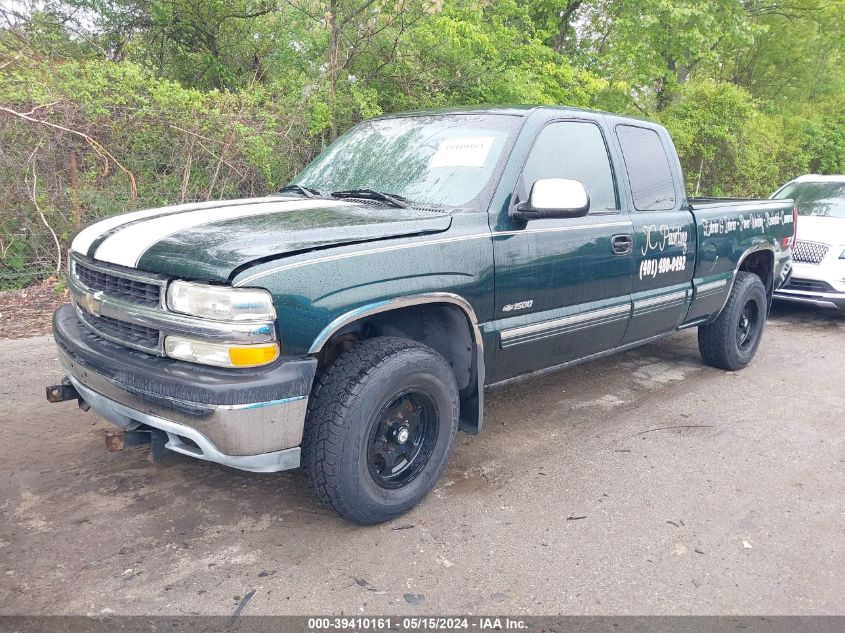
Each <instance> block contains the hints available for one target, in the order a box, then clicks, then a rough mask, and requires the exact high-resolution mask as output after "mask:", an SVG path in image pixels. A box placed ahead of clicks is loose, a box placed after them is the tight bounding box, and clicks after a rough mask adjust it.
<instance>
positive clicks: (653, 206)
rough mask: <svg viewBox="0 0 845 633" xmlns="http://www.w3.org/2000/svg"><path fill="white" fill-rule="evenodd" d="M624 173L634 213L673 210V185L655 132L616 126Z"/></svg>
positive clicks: (667, 161) (664, 153)
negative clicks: (626, 174) (629, 188)
mask: <svg viewBox="0 0 845 633" xmlns="http://www.w3.org/2000/svg"><path fill="white" fill-rule="evenodd" d="M616 137H617V138H618V139H619V145H620V146H621V147H622V157H623V158H624V159H625V169H626V171H627V172H628V180H629V181H630V183H631V194H632V196H633V198H634V208H636V209H637V211H668V210H669V209H674V208H675V183H674V180H673V179H672V170H671V168H670V167H669V159H668V158H666V151H665V150H664V149H663V143H661V142H660V137H659V136H658V135H657V132H655V131H654V130H651V129H648V128H644V127H638V126H635V125H617V126H616Z"/></svg>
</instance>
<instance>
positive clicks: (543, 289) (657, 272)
mask: <svg viewBox="0 0 845 633" xmlns="http://www.w3.org/2000/svg"><path fill="white" fill-rule="evenodd" d="M471 112H472V113H473V114H474V115H478V114H483V113H487V114H496V113H500V114H501V113H505V114H507V115H508V116H509V117H515V118H518V123H517V124H513V125H511V126H510V128H509V129H510V131H509V136H508V139H507V142H506V143H505V145H504V147H502V149H501V151H502V155H503V156H504V158H503V159H502V160H498V161H497V163H496V167H495V169H493V170H492V171H491V170H489V169H488V168H489V167H490V165H489V164H488V165H487V166H486V168H485V169H488V171H489V173H490V174H491V176H490V182H489V183H488V185H486V186H485V187H482V188H481V191H483V192H487V193H485V194H483V195H482V196H481V197H479V198H476V199H475V200H474V202H473V204H472V205H470V206H469V207H467V208H452V209H449V208H448V207H444V209H443V210H442V211H439V212H433V211H425V210H417V209H413V208H411V209H400V208H392V207H389V206H382V205H375V204H357V203H356V204H343V205H340V206H328V205H327V206H326V208H316V209H309V210H286V211H284V212H281V211H280V212H279V213H272V214H268V215H264V216H260V217H245V218H240V219H237V220H228V221H225V222H217V223H209V224H205V225H200V226H197V227H195V228H192V229H190V230H185V231H180V232H178V233H175V234H173V235H171V236H168V237H166V238H165V239H163V240H161V241H160V242H159V243H157V244H156V245H155V246H153V247H152V248H151V249H149V250H148V251H147V252H146V253H145V254H144V256H143V258H142V260H141V262H140V266H139V267H140V268H143V269H145V270H150V271H155V272H161V273H166V274H169V275H173V276H178V277H186V278H194V279H206V280H209V281H229V282H231V283H233V284H234V285H236V286H254V287H261V288H266V289H267V290H269V291H270V292H271V293H272V295H273V298H274V303H275V307H276V311H277V314H278V323H277V328H278V333H279V337H280V339H281V340H282V342H283V346H284V353H285V354H286V355H303V354H307V353H308V350H309V348H310V347H311V345H312V343H313V342H314V341H315V340H316V339H317V338H318V336H320V334H321V332H322V331H323V330H324V329H325V328H326V327H327V326H329V324H330V323H332V321H334V320H335V319H337V318H338V317H341V316H343V315H346V314H350V313H356V312H358V311H365V310H366V309H367V307H368V306H380V305H382V304H383V303H384V302H386V301H391V300H395V299H397V298H401V297H412V296H414V295H422V294H427V293H435V292H446V293H453V294H456V295H459V296H460V297H462V298H463V299H465V300H466V301H467V302H469V304H470V305H471V306H472V308H473V310H474V311H475V314H476V316H477V318H478V321H479V328H480V331H481V333H482V337H483V341H484V361H485V371H486V378H487V380H486V382H488V383H490V382H494V381H498V380H502V379H506V378H509V377H512V376H515V375H518V374H521V373H525V372H529V371H533V370H538V369H542V368H545V367H549V366H553V365H558V364H563V363H568V362H571V361H573V360H577V359H579V358H584V357H589V356H592V355H595V354H599V353H603V352H606V351H608V350H612V349H614V348H617V347H620V346H626V345H630V344H633V343H636V342H638V341H642V340H646V339H650V338H653V337H655V336H660V335H663V334H667V333H670V332H672V331H674V330H675V329H676V328H677V327H679V326H680V325H683V324H686V323H697V322H701V321H703V320H707V319H711V318H713V317H715V316H716V315H717V314H718V313H719V311H720V310H721V307H722V305H723V304H724V299H725V297H726V296H727V293H728V292H729V291H730V285H731V282H732V280H733V278H734V275H735V272H736V270H737V268H738V267H739V266H740V265H741V264H742V261H743V258H745V257H747V256H749V254H753V253H756V252H758V251H764V252H766V253H770V254H771V261H772V264H771V265H772V268H773V271H772V273H773V278H774V279H775V280H776V282H780V281H783V278H784V273H785V271H786V270H787V269H788V266H789V252H788V251H784V250H783V249H782V243H783V240H784V238H786V237H788V236H789V235H791V234H792V226H791V208H792V207H791V202H789V201H741V202H737V201H692V204H689V202H688V201H687V198H686V194H685V193H684V191H683V186H682V183H683V179H682V174H681V168H680V165H679V163H678V160H677V156H676V155H675V152H674V148H673V146H672V143H671V139H669V137H668V134H667V133H666V131H665V130H664V129H663V128H661V127H660V126H657V125H654V124H651V123H648V122H643V121H635V120H631V119H623V118H620V117H616V116H614V115H606V114H602V113H595V112H585V111H578V110H572V109H568V108H533V109H501V110H495V109H493V110H472V111H471ZM407 116H412V115H401V116H399V117H397V121H401V119H402V118H404V117H407ZM438 116H444V117H447V116H453V115H452V114H449V113H439V115H438ZM462 116H463V115H462V114H454V117H455V119H454V124H455V126H457V127H460V125H461V121H462V119H461V117H462ZM572 120H576V121H579V120H580V121H590V122H592V123H594V124H595V125H596V126H597V127H598V128H599V129H600V130H601V137H602V138H603V140H604V143H605V145H606V154H607V157H608V162H609V167H610V170H611V172H612V179H613V183H612V186H613V187H615V192H616V198H617V200H618V204H617V206H618V209H616V210H611V211H607V210H597V211H594V212H591V213H589V214H588V215H586V216H584V217H580V218H558V219H538V220H532V221H530V222H520V221H515V220H513V219H512V217H511V214H510V210H511V209H512V207H513V206H515V204H516V203H517V202H519V201H520V200H525V199H526V198H527V196H528V191H529V190H530V185H531V184H532V183H527V182H524V178H525V177H524V176H523V167H524V165H525V163H526V160H527V159H528V158H529V157H530V156H531V152H532V148H533V146H534V143H535V139H536V138H537V136H538V134H539V133H540V131H541V130H542V129H543V128H544V126H546V125H547V124H549V123H551V122H560V121H572ZM397 125H401V123H397ZM620 125H626V126H629V127H630V126H634V127H638V128H644V129H646V130H651V131H652V132H653V134H651V136H654V135H655V134H656V135H657V137H658V138H659V142H658V143H657V144H656V146H657V147H658V148H663V149H662V150H660V151H663V152H664V153H665V160H664V161H663V164H664V165H668V167H666V168H665V170H666V178H665V179H664V182H663V183H662V184H661V183H657V185H655V186H663V187H664V188H667V190H668V191H669V195H667V196H664V197H663V198H658V199H657V200H656V201H655V202H656V205H655V206H656V207H657V210H641V209H639V208H637V207H638V206H642V204H643V203H642V199H643V195H646V196H647V194H648V191H649V189H648V187H649V186H651V185H649V184H648V183H646V185H647V186H645V188H644V190H645V194H644V193H643V187H641V186H640V185H641V184H642V183H638V182H637V179H642V178H646V180H647V179H648V178H650V176H649V175H648V169H646V170H639V172H638V170H637V169H636V168H637V167H642V165H637V164H636V163H634V161H635V158H633V154H632V153H631V146H630V145H629V144H627V145H623V144H621V143H620V140H619V138H618V136H617V130H618V126H620ZM473 133H474V134H475V137H474V138H473V141H474V142H478V144H479V146H483V145H484V143H485V141H484V139H483V135H482V137H481V138H480V140H479V136H478V133H477V131H476V132H473ZM635 136H636V135H635ZM646 136H647V135H646ZM457 138H459V139H460V134H458V135H457ZM429 150H430V151H429V154H430V155H431V156H437V157H438V158H437V160H436V161H435V159H434V158H431V160H432V161H434V162H437V161H440V162H441V163H445V164H446V165H447V166H448V165H449V164H450V161H456V162H457V163H461V162H464V163H466V164H464V165H463V166H462V167H461V168H466V167H467V165H468V164H472V163H475V162H476V160H477V156H476V157H475V158H473V157H472V151H475V150H467V151H470V154H461V153H460V152H456V153H454V154H453V155H444V154H443V152H441V151H440V148H439V146H438V149H435V150H432V149H431V148H429ZM349 151H355V150H354V148H352V149H351V150H349ZM460 151H461V152H463V151H465V150H464V149H461V150H460ZM546 151H548V148H547V150H546ZM560 152H561V156H565V155H566V154H565V153H578V152H579V148H578V147H568V146H566V143H565V142H564V143H563V146H561V147H560ZM447 154H448V152H447ZM491 160H492V159H491ZM552 160H554V159H553V158H552ZM481 162H483V160H482V161H481ZM650 164H651V163H650V162H649V163H647V165H646V166H648V165H650ZM432 167H433V166H429V168H427V175H426V177H427V178H430V177H432V176H431V173H430V172H431V168H432ZM643 171H645V173H646V175H645V176H643ZM406 172H407V173H410V172H409V171H408V170H404V171H403V172H402V173H403V174H404V173H406ZM605 173H607V170H605ZM394 176H395V175H394ZM465 176H466V174H461V177H465ZM566 176H567V174H565V173H561V174H560V175H559V176H554V177H566ZM408 177H412V174H411V175H410V176H408ZM444 177H447V178H448V177H449V174H448V173H445V174H444ZM543 177H548V176H543ZM391 182H393V181H391ZM378 184H379V183H378V175H377V174H374V176H373V183H372V185H371V187H372V188H373V189H378V188H379V187H378V186H377V185H378ZM635 186H638V187H640V189H639V190H638V191H637V195H636V196H635V195H632V188H633V187H635ZM611 197H612V196H611ZM606 198H607V196H605V199H606ZM635 200H637V204H635V202H634V201H635ZM663 200H671V201H672V202H671V203H670V205H669V208H665V207H666V205H663V204H662V201H663ZM411 206H412V207H413V205H411ZM485 210H486V212H485ZM787 216H788V219H787ZM620 237H621V238H629V239H630V245H631V248H630V249H629V250H627V251H624V252H620V251H619V250H617V249H616V246H617V241H618V239H619V238H620ZM623 241H624V239H623ZM766 256H767V257H769V255H766Z"/></svg>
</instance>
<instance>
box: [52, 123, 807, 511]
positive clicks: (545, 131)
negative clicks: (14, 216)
mask: <svg viewBox="0 0 845 633" xmlns="http://www.w3.org/2000/svg"><path fill="white" fill-rule="evenodd" d="M683 182H684V181H683V178H682V174H681V167H680V164H679V162H678V158H677V156H676V154H675V150H674V147H673V145H672V141H671V139H670V138H669V135H668V134H667V133H666V130H665V129H663V128H662V127H660V126H659V125H656V124H654V123H650V122H647V121H642V120H638V119H631V118H625V117H620V116H616V115H613V114H606V113H599V112H590V111H583V110H575V109H570V108H563V107H524V108H518V107H501V108H483V109H482V108H477V109H462V110H448V111H436V112H421V113H409V114H400V115H391V116H385V117H381V118H378V119H374V120H370V121H365V122H363V123H361V124H359V125H357V126H355V127H354V128H352V129H351V130H350V131H349V132H347V133H346V134H345V135H344V136H342V137H341V138H339V139H338V140H337V141H336V142H335V143H333V144H332V145H331V146H329V147H328V148H327V149H326V150H325V151H324V152H323V153H322V154H321V155H320V156H319V157H318V158H316V159H315V160H314V161H313V162H312V163H311V164H310V165H309V166H308V167H306V168H305V170H304V171H303V172H302V173H301V174H299V176H298V177H297V178H296V179H295V180H294V181H293V182H292V183H291V184H290V185H288V186H286V187H285V188H284V189H283V190H282V191H281V192H279V193H278V194H277V195H271V196H266V197H262V198H252V199H245V200H230V201H214V202H205V203H195V204H182V205H178V206H171V207H164V208H160V209H151V210H146V211H138V212H133V213H127V214H124V215H119V216H115V217H109V218H107V219H104V220H101V221H99V222H97V223H94V224H91V225H89V226H88V227H86V228H84V229H83V230H81V231H80V232H79V233H78V234H77V235H76V237H75V238H74V240H73V243H72V248H71V253H70V271H69V275H68V286H69V288H70V295H71V298H72V305H66V306H63V307H61V308H59V309H58V310H57V311H56V313H55V316H54V322H53V329H54V335H55V340H56V343H57V346H58V350H59V356H60V360H61V362H62V365H63V367H64V371H65V373H66V378H65V379H64V380H63V381H62V382H61V383H59V384H55V385H51V386H49V387H47V397H48V399H49V400H51V401H62V400H78V401H79V404H80V406H82V407H83V408H85V409H88V408H91V409H93V410H94V411H95V412H96V413H98V414H99V415H101V416H102V417H104V418H106V419H107V420H110V421H111V422H113V423H115V424H117V425H118V426H119V427H121V430H119V433H123V434H124V435H122V436H121V438H118V439H117V440H115V441H116V442H117V443H125V444H126V445H129V444H130V443H134V442H135V441H137V438H138V437H139V436H141V435H143V434H147V437H148V438H149V441H151V442H152V443H153V452H154V453H155V451H156V446H158V450H159V451H160V452H161V451H164V450H165V449H169V450H170V451H176V452H178V453H183V454H185V455H190V456H193V457H197V458H200V459H205V460H209V461H213V462H217V463H220V464H224V465H226V466H231V467H234V468H239V469H242V470H247V471H255V472H271V471H280V470H285V469H292V468H298V467H301V468H302V470H303V472H304V474H305V478H306V480H307V482H308V485H309V487H310V488H311V489H312V491H313V492H314V493H315V495H316V496H317V498H318V499H319V500H320V501H321V502H322V503H324V504H325V505H327V506H328V507H330V508H333V509H334V510H336V511H337V512H339V513H340V514H341V515H343V516H344V517H347V518H349V519H352V520H354V521H357V522H360V523H364V524H369V523H377V522H381V521H385V520H388V519H391V518H393V517H395V516H397V515H399V514H401V513H402V512H405V511H407V510H408V509H410V508H411V507H413V506H414V505H415V504H416V503H418V502H419V501H420V500H421V499H422V498H423V497H424V496H425V495H426V494H427V493H428V492H429V491H430V490H431V489H432V488H433V487H434V485H435V484H436V482H437V480H438V478H439V477H440V475H441V474H442V473H443V470H444V468H445V467H446V463H447V461H448V459H449V455H450V453H451V451H452V447H453V445H454V442H455V437H456V435H457V432H458V430H459V429H460V430H462V431H464V432H467V433H478V432H479V431H481V428H482V422H483V411H484V391H485V388H488V387H490V386H491V385H496V384H501V383H504V382H506V381H509V380H512V379H515V378H517V377H520V376H525V375H526V374H531V373H534V372H538V371H544V370H549V369H554V368H561V367H565V366H568V365H572V364H574V363H578V362H582V361H585V360H590V359H594V358H597V357H600V356H604V355H607V354H611V353H614V352H619V351H622V350H626V349H630V348H632V347H634V346H637V345H642V344H644V343H649V342H651V341H655V340H657V339H660V338H662V337H665V336H668V335H670V334H672V333H673V332H675V331H676V330H679V329H683V328H688V327H698V341H699V347H700V349H701V355H702V358H703V359H704V362H705V363H707V364H709V365H712V366H715V367H719V368H722V369H726V370H737V369H740V368H742V367H743V366H744V365H746V364H747V363H748V362H749V361H750V360H751V359H752V357H753V356H754V354H755V352H756V350H757V347H758V345H759V344H760V340H761V337H762V333H763V326H764V324H765V321H766V316H767V313H768V310H769V307H770V303H771V298H772V293H773V292H774V291H775V290H777V289H778V288H780V286H781V285H783V284H784V283H785V281H786V280H787V279H788V277H789V274H790V269H791V264H790V262H791V249H792V241H793V239H794V233H795V224H796V220H795V217H794V209H793V203H792V201H790V200H753V201H752V200H733V199H732V200H718V199H691V198H688V197H687V195H686V193H685V191H684V185H683ZM112 439H115V438H112ZM130 440H131V442H130Z"/></svg>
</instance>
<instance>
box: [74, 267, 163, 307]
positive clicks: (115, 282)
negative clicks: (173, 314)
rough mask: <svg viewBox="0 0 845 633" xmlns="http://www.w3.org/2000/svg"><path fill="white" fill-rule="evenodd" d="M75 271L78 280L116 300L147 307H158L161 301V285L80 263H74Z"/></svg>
mask: <svg viewBox="0 0 845 633" xmlns="http://www.w3.org/2000/svg"><path fill="white" fill-rule="evenodd" d="M74 270H75V271H76V278H77V279H79V281H81V282H82V283H83V284H84V285H85V286H87V287H88V288H90V289H91V290H93V291H95V292H96V291H103V292H104V293H106V294H108V295H110V296H112V297H115V298H116V299H122V300H123V301H128V302H130V303H137V304H141V305H147V306H158V305H159V303H160V301H161V286H160V285H159V284H154V283H148V282H145V281H138V280H136V279H129V278H127V277H122V276H120V275H119V274H115V273H106V272H103V271H101V270H97V269H94V268H90V267H88V266H86V265H85V264H84V263H82V262H80V261H77V262H75V263H74Z"/></svg>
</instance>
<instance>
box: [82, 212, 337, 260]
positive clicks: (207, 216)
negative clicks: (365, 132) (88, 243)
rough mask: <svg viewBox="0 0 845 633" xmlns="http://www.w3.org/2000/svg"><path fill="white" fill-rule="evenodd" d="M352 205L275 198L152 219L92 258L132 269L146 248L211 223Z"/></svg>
mask: <svg viewBox="0 0 845 633" xmlns="http://www.w3.org/2000/svg"><path fill="white" fill-rule="evenodd" d="M351 204H353V203H350V202H347V201H342V200H303V199H299V198H297V199H294V200H287V201H282V202H280V201H279V199H278V198H275V199H274V202H268V203H264V204H254V205H247V206H226V207H218V208H215V209H205V210H200V211H189V212H187V213H176V214H173V215H167V216H164V217H161V218H152V219H151V220H147V221H146V222H139V223H137V224H133V225H131V226H127V227H126V228H123V229H120V230H118V231H117V233H115V234H114V235H111V236H109V237H107V238H106V239H105V240H103V243H102V244H100V246H99V247H98V248H97V252H96V253H95V254H94V258H95V259H98V260H100V261H103V262H110V263H112V264H118V265H120V266H129V267H130V268H134V267H135V266H137V265H138V261H139V260H140V259H141V256H142V255H143V254H144V253H145V252H146V251H147V250H148V249H149V248H151V247H153V246H155V245H156V244H157V243H158V242H160V241H161V240H163V239H164V238H166V237H168V236H170V235H173V234H175V233H178V232H179V231H184V230H187V229H193V228H195V227H198V226H202V225H204V224H211V223H213V222H225V221H227V220H237V219H239V218H250V217H255V216H259V215H269V214H271V213H279V212H281V211H299V210H304V209H316V208H327V207H340V206H348V205H351Z"/></svg>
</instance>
